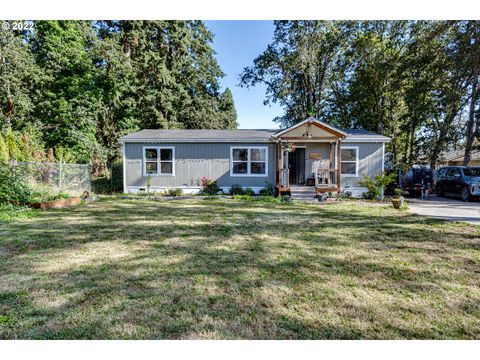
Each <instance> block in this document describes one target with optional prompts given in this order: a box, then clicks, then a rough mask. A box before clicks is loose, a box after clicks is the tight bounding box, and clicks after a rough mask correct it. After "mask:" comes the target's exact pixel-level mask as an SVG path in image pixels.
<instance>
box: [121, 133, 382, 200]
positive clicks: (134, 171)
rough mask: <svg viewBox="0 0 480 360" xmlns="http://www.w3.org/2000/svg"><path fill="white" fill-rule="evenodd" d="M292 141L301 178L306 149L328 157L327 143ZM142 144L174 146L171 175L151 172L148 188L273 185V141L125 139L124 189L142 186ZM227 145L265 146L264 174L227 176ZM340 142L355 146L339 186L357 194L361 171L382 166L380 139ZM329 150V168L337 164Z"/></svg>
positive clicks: (190, 189) (375, 170)
mask: <svg viewBox="0 0 480 360" xmlns="http://www.w3.org/2000/svg"><path fill="white" fill-rule="evenodd" d="M296 145H297V146H299V147H301V146H304V147H305V178H309V177H312V175H313V172H312V164H313V161H314V160H311V159H310V153H321V154H322V158H323V159H329V157H330V150H329V144H328V143H301V142H296ZM144 146H172V147H174V148H175V161H174V163H175V176H151V189H153V190H156V189H165V188H172V187H181V188H183V189H184V192H185V193H189V192H197V191H198V190H199V189H200V179H201V178H202V177H203V176H205V177H207V178H213V179H216V180H217V182H218V186H219V187H221V188H222V189H223V190H225V191H227V190H228V189H229V188H230V187H231V186H232V185H234V184H239V185H241V186H243V187H250V188H252V189H253V190H254V191H255V192H258V190H260V189H261V188H263V187H264V185H265V182H266V181H268V182H270V183H272V184H274V185H276V179H275V165H276V163H275V154H276V152H275V144H274V143H271V144H265V143H235V144H233V143H126V144H125V145H124V148H125V154H124V157H125V160H124V163H125V165H126V166H125V168H124V172H125V176H124V181H125V191H127V192H128V191H132V192H134V191H138V189H140V188H146V177H145V176H143V147H144ZM231 146H235V147H236V146H267V147H268V165H267V175H268V176H267V177H251V176H242V177H237V176H235V177H231V176H230V147H231ZM342 146H358V148H359V159H358V176H357V177H345V176H342V177H341V188H342V190H345V186H346V185H347V182H348V185H349V189H350V191H352V193H353V194H354V196H361V193H362V192H363V191H365V190H366V189H365V188H362V187H361V186H360V185H359V184H358V182H359V181H360V180H361V179H362V178H363V175H367V176H369V177H373V176H375V175H378V174H380V173H382V170H383V144H382V143H350V142H349V143H342ZM335 155H336V154H335V149H334V150H333V157H332V159H333V164H332V165H331V166H332V168H336V167H337V161H336V156H335Z"/></svg>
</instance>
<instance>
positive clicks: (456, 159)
mask: <svg viewBox="0 0 480 360" xmlns="http://www.w3.org/2000/svg"><path fill="white" fill-rule="evenodd" d="M464 156H465V150H453V151H449V152H447V153H445V154H443V155H442V159H443V161H441V162H440V165H439V167H442V166H463V157H464ZM468 165H469V166H480V151H479V150H474V151H472V157H471V159H470V163H469V164H468Z"/></svg>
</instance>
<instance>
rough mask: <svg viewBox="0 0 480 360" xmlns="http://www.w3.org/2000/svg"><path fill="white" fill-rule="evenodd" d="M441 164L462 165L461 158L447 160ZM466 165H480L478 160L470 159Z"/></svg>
mask: <svg viewBox="0 0 480 360" xmlns="http://www.w3.org/2000/svg"><path fill="white" fill-rule="evenodd" d="M443 166H463V159H461V160H456V161H449V162H448V163H447V164H446V165H443ZM468 166H480V160H470V164H468Z"/></svg>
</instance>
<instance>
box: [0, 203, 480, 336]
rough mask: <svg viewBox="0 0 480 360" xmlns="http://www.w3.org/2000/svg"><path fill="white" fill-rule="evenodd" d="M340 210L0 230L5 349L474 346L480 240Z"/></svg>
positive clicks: (139, 216) (0, 332)
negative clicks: (196, 344)
mask: <svg viewBox="0 0 480 360" xmlns="http://www.w3.org/2000/svg"><path fill="white" fill-rule="evenodd" d="M345 206H346V205H342V206H328V207H318V206H312V205H291V206H290V205H278V204H259V203H242V202H232V201H229V202H226V201H196V202H191V201H187V202H178V203H155V202H143V201H142V202H105V203H98V204H91V205H89V206H86V207H79V208H76V209H70V210H57V211H49V212H45V213H44V214H43V215H42V216H41V217H39V218H36V219H33V220H31V221H28V222H22V223H18V224H9V225H8V226H4V225H0V249H1V250H2V253H0V254H2V255H1V258H0V259H1V260H2V262H1V264H0V270H1V273H2V274H4V275H3V276H1V277H0V282H1V281H4V282H5V284H6V285H8V287H10V288H12V290H10V291H9V292H7V293H6V294H7V295H5V296H0V304H1V307H0V309H1V311H2V314H6V315H5V316H7V319H8V321H6V322H5V323H3V324H0V337H2V338H13V337H19V338H74V339H75V338H145V339H150V338H251V339H259V338H261V339H294V338H295V339H325V338H343V339H354V338H475V337H477V336H478V331H477V330H478V329H479V327H478V325H479V324H480V321H479V310H478V307H475V306H474V305H472V304H475V301H474V300H475V299H478V297H479V283H478V277H477V278H475V277H472V274H474V273H475V271H477V272H478V265H479V264H478V257H477V255H478V254H476V253H475V251H478V249H479V239H478V233H475V231H473V230H471V231H458V230H459V229H458V227H456V226H454V225H452V224H444V223H443V222H441V221H438V220H426V219H420V218H418V217H416V216H412V215H408V214H405V213H402V214H399V213H397V212H394V211H392V210H388V209H370V208H362V207H355V210H356V211H348V208H346V207H345ZM117 248H118V249H119V250H118V251H119V252H124V255H123V256H121V257H117V255H118V254H117V250H116V249H117ZM109 249H114V250H113V252H114V254H111V253H110V251H109ZM93 252H96V253H95V254H94V255H95V256H92V253H93ZM89 256H90V257H89ZM450 262H454V266H452V263H450ZM16 279H18V280H19V281H15V280H16ZM446 295H448V296H446ZM453 295H455V296H454V300H452V299H451V297H452V296H453ZM449 297H450V299H449V300H448V298H449ZM459 324H460V325H459Z"/></svg>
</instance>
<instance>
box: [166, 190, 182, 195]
mask: <svg viewBox="0 0 480 360" xmlns="http://www.w3.org/2000/svg"><path fill="white" fill-rule="evenodd" d="M165 195H167V196H182V195H183V190H182V189H181V188H172V189H168V190H167V191H166V192H165Z"/></svg>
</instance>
